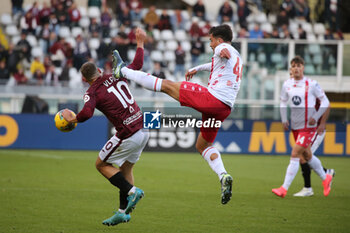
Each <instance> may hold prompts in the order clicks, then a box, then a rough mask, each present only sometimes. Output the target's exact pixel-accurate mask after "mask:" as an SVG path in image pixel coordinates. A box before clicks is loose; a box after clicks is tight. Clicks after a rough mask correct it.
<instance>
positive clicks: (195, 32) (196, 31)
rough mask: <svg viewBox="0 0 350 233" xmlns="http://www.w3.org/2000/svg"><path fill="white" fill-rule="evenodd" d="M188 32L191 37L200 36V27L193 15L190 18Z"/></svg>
mask: <svg viewBox="0 0 350 233" xmlns="http://www.w3.org/2000/svg"><path fill="white" fill-rule="evenodd" d="M189 34H190V36H191V37H192V38H196V37H200V36H201V28H200V27H199V24H198V18H197V17H193V18H192V24H191V27H190V31H189Z"/></svg>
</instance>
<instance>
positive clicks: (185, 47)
mask: <svg viewBox="0 0 350 233" xmlns="http://www.w3.org/2000/svg"><path fill="white" fill-rule="evenodd" d="M181 47H182V49H183V50H184V51H185V52H189V51H190V50H191V47H192V46H191V43H190V42H189V41H187V40H185V41H181Z"/></svg>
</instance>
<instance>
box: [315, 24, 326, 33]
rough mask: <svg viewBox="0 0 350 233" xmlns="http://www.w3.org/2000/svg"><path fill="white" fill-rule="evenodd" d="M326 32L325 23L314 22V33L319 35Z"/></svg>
mask: <svg viewBox="0 0 350 233" xmlns="http://www.w3.org/2000/svg"><path fill="white" fill-rule="evenodd" d="M325 32H326V28H325V26H324V24H323V23H315V24H314V33H315V34H317V35H324V34H325Z"/></svg>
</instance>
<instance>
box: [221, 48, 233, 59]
mask: <svg viewBox="0 0 350 233" xmlns="http://www.w3.org/2000/svg"><path fill="white" fill-rule="evenodd" d="M220 57H221V58H226V59H230V58H231V54H230V51H228V49H227V48H224V49H223V50H221V52H220Z"/></svg>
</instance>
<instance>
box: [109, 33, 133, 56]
mask: <svg viewBox="0 0 350 233" xmlns="http://www.w3.org/2000/svg"><path fill="white" fill-rule="evenodd" d="M115 49H117V50H118V51H119V54H120V57H121V58H122V59H123V61H125V62H129V59H128V50H129V39H128V35H127V34H125V32H123V31H120V32H118V34H117V36H116V37H114V38H113V39H112V42H111V44H110V51H113V50H115Z"/></svg>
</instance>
